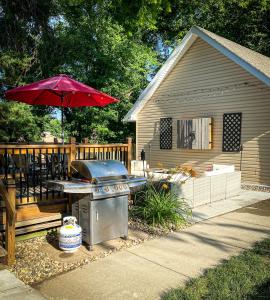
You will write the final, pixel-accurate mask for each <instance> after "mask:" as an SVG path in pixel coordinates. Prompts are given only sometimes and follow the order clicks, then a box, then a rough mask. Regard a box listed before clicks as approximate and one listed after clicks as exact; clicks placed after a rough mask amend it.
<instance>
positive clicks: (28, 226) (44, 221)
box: [0, 213, 65, 235]
mask: <svg viewBox="0 0 270 300" xmlns="http://www.w3.org/2000/svg"><path fill="white" fill-rule="evenodd" d="M64 215H65V214H61V213H56V214H54V215H51V216H48V217H41V218H35V219H30V220H26V221H20V222H16V235H21V234H26V233H30V232H34V231H39V230H44V229H49V228H54V227H59V226H61V225H62V218H63V216H64ZM5 227H6V226H5V225H0V231H3V232H4V230H5Z"/></svg>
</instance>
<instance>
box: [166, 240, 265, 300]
mask: <svg viewBox="0 0 270 300" xmlns="http://www.w3.org/2000/svg"><path fill="white" fill-rule="evenodd" d="M176 299H184V300H191V299H192V300H197V299H211V300H215V299H216V300H223V299H233V300H234V299H241V300H242V299H270V239H266V240H264V241H262V242H259V243H257V244H256V245H255V246H254V247H253V248H252V249H251V250H246V251H244V252H243V253H242V254H240V255H239V256H235V257H232V258H231V259H230V260H228V261H225V262H224V263H223V264H221V265H219V266H217V267H215V268H213V269H209V270H207V271H206V272H205V274H204V275H202V276H200V277H198V278H195V279H191V280H190V281H189V282H188V283H187V285H186V286H185V287H184V288H177V289H173V290H171V291H169V292H168V293H167V294H166V295H164V297H163V300H176Z"/></svg>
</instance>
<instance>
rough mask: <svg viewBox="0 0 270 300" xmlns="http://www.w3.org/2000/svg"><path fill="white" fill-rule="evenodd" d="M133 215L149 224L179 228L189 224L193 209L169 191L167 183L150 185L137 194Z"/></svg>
mask: <svg viewBox="0 0 270 300" xmlns="http://www.w3.org/2000/svg"><path fill="white" fill-rule="evenodd" d="M132 214H133V216H135V217H138V218H140V219H142V220H144V221H146V222H147V223H148V224H150V225H153V226H156V225H161V226H163V227H172V225H173V226H175V227H179V226H180V225H183V224H185V223H186V222H187V217H189V216H190V215H191V209H190V208H189V206H188V205H187V203H186V202H185V201H184V200H181V199H178V197H177V196H176V195H175V194H174V193H173V192H172V191H171V190H170V189H169V186H168V184H166V183H159V184H154V183H148V184H147V185H146V186H145V188H144V189H143V190H142V191H139V192H137V193H136V194H135V199H134V207H133V209H132Z"/></svg>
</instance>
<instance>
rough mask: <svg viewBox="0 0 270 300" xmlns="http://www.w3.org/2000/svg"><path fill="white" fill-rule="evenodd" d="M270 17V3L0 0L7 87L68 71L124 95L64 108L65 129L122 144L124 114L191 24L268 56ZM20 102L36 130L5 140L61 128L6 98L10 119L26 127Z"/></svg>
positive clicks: (0, 66)
mask: <svg viewBox="0 0 270 300" xmlns="http://www.w3.org/2000/svg"><path fill="white" fill-rule="evenodd" d="M269 15H270V0H261V1H255V0H215V1H214V0H206V1H200V0H138V1H125V0H44V1H38V0H12V1H9V0H0V30H1V36H0V80H1V83H2V84H1V91H2V93H3V92H4V91H5V90H6V89H7V88H11V87H14V86H18V85H21V84H25V83H29V82H33V81H36V80H39V79H43V78H47V77H49V76H53V75H55V74H59V73H67V74H69V75H71V76H72V77H73V78H74V79H77V80H80V81H82V82H84V83H86V84H88V85H90V86H93V87H94V88H97V89H100V90H102V91H104V92H106V93H108V94H110V95H112V96H114V97H117V98H119V99H120V100H121V101H120V102H119V103H117V104H113V105H109V106H107V107H105V108H97V107H83V108H76V109H65V111H64V113H65V120H66V121H65V130H66V132H67V134H68V135H74V136H76V137H77V139H78V140H80V139H81V138H82V137H89V138H91V137H92V135H93V134H95V135H97V137H98V140H99V141H104V142H105V141H106V142H116V141H117V142H120V141H122V140H124V139H125V137H126V136H127V135H132V134H133V131H134V126H132V125H130V124H126V125H124V124H122V122H121V120H122V118H123V116H124V115H125V114H126V112H127V111H128V110H129V109H130V107H131V106H132V104H133V103H134V101H135V100H136V98H137V97H138V95H139V94H140V92H141V91H142V89H143V88H144V87H145V86H146V85H147V83H148V80H149V79H150V78H151V77H152V76H153V75H154V73H155V72H156V71H157V70H158V67H159V66H160V65H161V63H163V62H164V60H165V59H166V58H167V56H168V54H169V53H170V51H171V49H172V48H173V47H175V45H176V44H177V43H178V42H179V40H181V38H182V37H183V36H184V34H185V33H186V32H187V31H188V30H189V29H190V27H191V26H192V25H198V26H201V27H203V28H205V29H208V30H210V31H213V32H215V33H217V34H220V35H222V36H224V37H226V38H229V39H231V40H233V41H236V42H238V43H240V44H242V45H244V46H246V47H249V48H251V49H253V50H255V51H258V52H261V53H263V54H265V55H268V56H270V50H269V49H270V48H269V46H268V45H269V32H270V26H269V25H270V24H269V23H270V18H269ZM9 105H10V107H9ZM15 107H17V109H18V111H20V112H21V111H22V110H23V111H24V113H25V114H26V115H27V116H26V117H25V118H26V119H27V118H30V119H32V121H33V120H34V121H33V122H30V121H29V122H28V125H29V126H30V125H31V126H32V127H31V128H29V126H28V127H27V126H26V127H21V130H22V131H23V130H24V131H25V132H20V131H14V133H13V135H10V132H9V131H6V130H7V129H5V128H2V127H1V128H2V131H1V134H0V140H7V139H9V138H10V139H12V140H16V139H18V138H20V136H21V134H23V135H24V136H25V137H27V139H33V140H37V139H38V138H39V137H38V134H39V133H40V132H41V131H42V130H45V129H46V130H47V129H48V124H51V125H52V127H51V130H52V131H54V132H55V134H57V132H58V131H59V128H58V129H55V130H54V128H53V126H54V125H55V126H56V128H57V126H58V125H59V122H52V121H49V122H48V118H49V119H50V120H51V119H52V115H51V114H52V112H53V111H54V109H53V108H51V107H30V108H29V107H28V108H26V106H21V105H20V104H16V103H5V102H4V103H2V104H1V110H2V111H4V110H7V111H8V113H7V115H6V116H4V117H3V118H4V119H3V120H5V122H9V124H10V122H11V120H12V122H13V123H14V124H15V123H16V122H17V123H18V124H17V125H19V124H21V123H20V122H21V121H22V120H20V118H18V120H17V118H14V117H13V118H12V116H11V115H10V113H11V112H12V111H14V109H15ZM19 115H20V114H19ZM2 116H3V114H2ZM9 118H11V119H9ZM22 118H23V117H22ZM56 123H57V124H58V125H57V124H56ZM17 125H16V126H17ZM14 126H15V125H14ZM36 126H38V128H39V129H38V131H37V130H36V128H37V127H36ZM19 127H20V125H19ZM26 130H28V133H27V132H26Z"/></svg>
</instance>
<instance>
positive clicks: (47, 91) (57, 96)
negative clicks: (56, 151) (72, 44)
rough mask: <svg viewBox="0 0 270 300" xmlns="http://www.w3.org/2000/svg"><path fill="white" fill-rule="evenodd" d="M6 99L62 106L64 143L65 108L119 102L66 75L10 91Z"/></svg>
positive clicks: (6, 94)
mask: <svg viewBox="0 0 270 300" xmlns="http://www.w3.org/2000/svg"><path fill="white" fill-rule="evenodd" d="M5 98H6V99H8V100H13V101H19V102H24V103H27V104H31V105H50V106H60V107H61V108H62V140H63V142H64V131H63V107H80V106H105V105H108V104H110V103H116V102H118V101H119V100H117V99H116V98H113V97H111V96H109V95H107V94H105V93H102V92H100V91H98V90H95V89H94V88H92V87H90V86H87V85H85V84H83V83H81V82H78V81H76V80H74V79H72V78H70V77H69V76H67V75H65V74H60V75H57V76H54V77H50V78H48V79H43V80H40V81H37V82H34V83H31V84H27V85H24V86H20V87H17V88H14V89H11V90H8V91H7V92H6V93H5Z"/></svg>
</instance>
